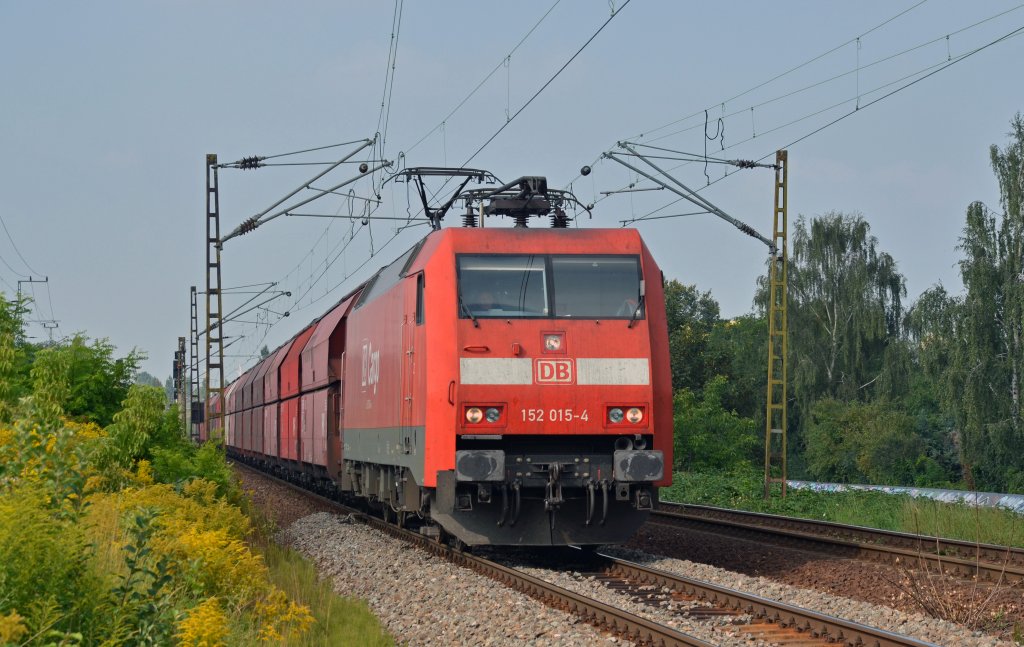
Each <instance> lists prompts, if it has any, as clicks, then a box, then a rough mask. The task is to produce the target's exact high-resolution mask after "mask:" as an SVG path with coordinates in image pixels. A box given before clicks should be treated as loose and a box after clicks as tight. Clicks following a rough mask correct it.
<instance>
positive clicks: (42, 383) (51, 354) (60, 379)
mask: <svg viewBox="0 0 1024 647" xmlns="http://www.w3.org/2000/svg"><path fill="white" fill-rule="evenodd" d="M87 342H88V338H87V337H84V336H82V335H80V334H78V335H75V336H74V337H73V338H72V339H71V340H70V341H68V342H67V343H65V344H60V345H54V346H50V347H47V348H44V349H42V350H40V351H39V353H38V354H37V356H36V358H35V363H34V365H33V367H32V382H33V388H34V390H35V391H37V392H46V393H48V394H49V397H50V398H51V399H52V400H53V402H54V404H55V405H58V406H60V408H61V409H62V410H63V412H64V414H65V415H67V416H68V417H70V418H72V419H74V420H78V421H81V422H95V423H97V424H99V425H100V426H106V425H109V424H110V423H111V421H112V420H113V417H114V413H115V412H116V411H118V410H119V409H120V408H121V401H122V400H124V398H125V397H126V396H127V395H128V389H129V387H131V385H132V383H133V382H134V379H135V373H136V371H137V370H138V365H139V362H141V361H142V360H143V359H144V358H145V355H143V354H142V353H140V352H138V351H135V350H133V351H131V352H130V353H128V355H127V356H125V357H122V358H114V346H113V345H112V344H111V343H110V342H109V341H108V340H106V339H97V340H95V341H93V343H92V344H89V343H87Z"/></svg>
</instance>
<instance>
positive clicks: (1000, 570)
mask: <svg viewBox="0 0 1024 647" xmlns="http://www.w3.org/2000/svg"><path fill="white" fill-rule="evenodd" d="M652 521H653V522H654V523H667V524H671V525H676V526H683V527H686V528H691V529H694V530H701V531H706V532H713V533H716V534H723V533H727V534H731V535H737V536H740V537H745V538H756V539H758V540H764V539H766V538H767V539H771V540H772V541H775V542H777V543H781V544H784V545H790V546H793V547H797V548H807V549H810V550H816V551H819V552H821V551H824V552H828V553H830V554H834V555H839V556H842V557H850V558H853V559H864V560H869V561H876V562H883V563H888V564H894V565H896V564H898V565H901V566H911V567H913V566H918V567H921V568H925V569H928V570H931V571H937V572H942V573H945V574H947V575H952V576H955V577H962V578H977V579H978V580H979V581H981V582H986V583H989V584H1001V585H1010V586H1013V585H1020V584H1021V583H1022V582H1024V550H1022V549H1020V548H1012V547H1008V546H996V545H992V544H978V543H972V542H969V541H961V540H956V539H943V538H940V537H928V536H925V535H914V534H910V533H903V532H894V531H890V530H877V529H874V528H864V527H861V526H850V525H845V524H837V523H829V522H825V521H817V520H814V519H799V518H795V517H783V516H779V515H771V514H763V513H758V512H745V511H742V510H729V509H726V508H714V507H710V506H700V505H688V504H673V503H666V502H661V503H660V504H659V509H658V510H656V511H655V512H654V514H653V515H652Z"/></svg>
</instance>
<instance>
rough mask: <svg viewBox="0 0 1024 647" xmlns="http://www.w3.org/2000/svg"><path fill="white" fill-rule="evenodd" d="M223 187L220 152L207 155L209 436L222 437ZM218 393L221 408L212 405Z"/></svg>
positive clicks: (206, 418) (206, 402)
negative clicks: (220, 174)
mask: <svg viewBox="0 0 1024 647" xmlns="http://www.w3.org/2000/svg"><path fill="white" fill-rule="evenodd" d="M220 243H221V241H220V190H219V188H218V186H217V156H216V155H215V154H209V155H207V156H206V380H205V386H206V399H205V411H206V415H205V416H204V418H205V420H206V429H207V437H208V438H210V439H211V440H213V439H221V434H222V433H223V430H224V404H223V399H224V327H223V323H224V322H223V315H224V299H223V294H222V292H221V273H220ZM213 394H217V397H218V401H220V406H219V407H218V409H219V412H215V411H214V410H213V407H211V406H210V405H211V401H212V397H213Z"/></svg>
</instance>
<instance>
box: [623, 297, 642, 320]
mask: <svg viewBox="0 0 1024 647" xmlns="http://www.w3.org/2000/svg"><path fill="white" fill-rule="evenodd" d="M643 309H644V295H642V294H641V295H640V299H639V300H638V301H637V302H636V309H635V310H633V316H632V317H630V318H629V325H628V326H626V328H632V327H633V324H635V323H636V318H637V317H639V316H640V311H642V310H643Z"/></svg>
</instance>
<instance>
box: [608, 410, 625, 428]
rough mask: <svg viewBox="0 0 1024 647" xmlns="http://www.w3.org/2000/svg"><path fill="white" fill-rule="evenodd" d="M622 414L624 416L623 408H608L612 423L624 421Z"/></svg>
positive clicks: (609, 419) (609, 418)
mask: <svg viewBox="0 0 1024 647" xmlns="http://www.w3.org/2000/svg"><path fill="white" fill-rule="evenodd" d="M622 416H623V413H622V409H620V408H618V407H615V408H613V409H609V410H608V422H611V423H613V424H616V425H617V424H619V423H620V422H622Z"/></svg>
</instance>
